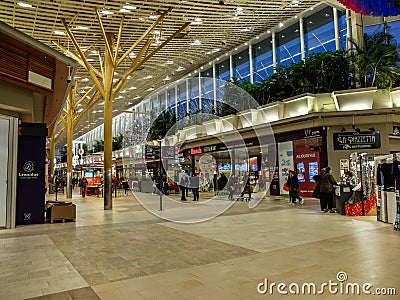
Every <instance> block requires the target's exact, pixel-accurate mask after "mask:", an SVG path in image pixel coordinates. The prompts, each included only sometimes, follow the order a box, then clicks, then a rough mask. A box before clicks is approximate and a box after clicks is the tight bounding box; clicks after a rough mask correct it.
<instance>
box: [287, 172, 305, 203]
mask: <svg viewBox="0 0 400 300" xmlns="http://www.w3.org/2000/svg"><path fill="white" fill-rule="evenodd" d="M286 186H287V187H288V188H289V198H290V205H295V204H296V202H297V200H298V199H299V201H300V204H304V200H303V199H302V198H300V196H299V180H298V178H297V174H296V172H295V171H293V170H290V171H289V177H288V179H287V182H286Z"/></svg>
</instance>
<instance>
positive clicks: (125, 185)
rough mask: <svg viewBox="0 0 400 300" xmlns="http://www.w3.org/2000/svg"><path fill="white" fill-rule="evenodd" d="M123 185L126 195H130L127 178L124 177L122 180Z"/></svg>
mask: <svg viewBox="0 0 400 300" xmlns="http://www.w3.org/2000/svg"><path fill="white" fill-rule="evenodd" d="M121 184H122V187H123V189H124V196H127V195H128V189H129V183H128V180H126V178H125V177H124V179H122V181H121Z"/></svg>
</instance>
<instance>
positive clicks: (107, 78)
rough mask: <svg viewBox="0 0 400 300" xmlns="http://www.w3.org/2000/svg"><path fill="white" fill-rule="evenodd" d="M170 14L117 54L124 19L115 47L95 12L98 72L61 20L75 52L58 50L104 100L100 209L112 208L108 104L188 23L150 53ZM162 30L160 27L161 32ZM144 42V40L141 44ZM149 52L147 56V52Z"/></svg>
mask: <svg viewBox="0 0 400 300" xmlns="http://www.w3.org/2000/svg"><path fill="white" fill-rule="evenodd" d="M170 11H171V8H170V9H168V10H166V11H165V12H163V13H161V15H160V16H159V17H158V19H157V20H156V21H155V22H154V23H153V24H152V25H151V26H150V27H149V28H148V29H147V30H146V31H145V32H144V33H143V34H142V35H141V37H140V38H139V39H138V40H137V41H136V42H134V43H133V45H132V46H131V47H129V49H128V50H127V51H125V52H124V53H123V54H122V55H120V53H119V50H120V49H121V48H122V47H121V37H122V30H123V23H124V17H122V19H121V22H120V27H119V31H118V35H117V39H116V44H115V41H114V33H112V32H109V33H107V32H106V30H105V28H104V27H103V24H102V21H101V16H100V14H99V13H98V11H96V15H97V19H98V22H99V26H100V29H101V34H102V39H103V40H104V44H105V47H104V49H103V55H104V59H103V65H104V66H103V65H102V66H101V67H102V68H101V70H100V71H98V70H96V69H95V67H94V66H93V65H91V64H90V63H89V62H88V60H87V58H86V53H85V52H84V51H83V50H82V48H81V47H80V45H79V44H78V41H77V40H76V38H75V37H74V35H73V33H72V32H71V30H70V27H69V25H68V24H67V23H66V21H65V19H61V22H62V23H63V25H64V27H65V29H66V32H67V34H68V36H69V38H70V39H71V41H72V43H73V44H74V47H75V49H76V51H77V53H72V52H70V51H68V50H67V49H65V47H64V46H63V45H61V44H59V43H55V44H56V45H57V46H58V47H59V48H60V49H61V50H63V51H65V52H67V53H69V54H70V56H71V57H72V58H74V59H76V60H77V61H78V63H79V64H80V65H81V66H83V67H84V68H85V69H86V70H87V72H88V73H89V75H90V77H91V79H92V80H93V82H94V84H95V86H96V88H97V90H98V91H99V93H100V96H101V97H102V98H103V99H104V209H106V210H107V209H112V178H111V175H112V174H111V172H112V102H113V100H114V99H115V97H116V96H117V95H118V93H119V91H120V90H121V88H122V86H123V85H124V84H125V82H126V80H127V79H128V76H130V75H131V74H132V73H133V72H134V71H136V70H137V69H138V68H140V67H141V66H142V65H143V64H144V63H146V62H147V61H148V60H149V59H150V58H151V57H152V56H154V55H155V54H156V53H157V52H158V51H160V50H161V49H162V48H163V47H165V46H166V45H167V44H168V43H169V42H170V41H171V40H172V39H173V38H175V37H176V36H177V35H178V34H179V33H181V32H182V31H183V30H185V29H186V28H187V27H188V26H189V25H190V22H186V23H185V24H184V25H183V26H181V27H180V28H179V29H178V30H176V31H175V32H174V33H173V34H172V35H171V36H169V37H168V38H167V39H166V40H165V41H164V42H163V43H161V44H160V45H159V46H157V47H156V48H155V49H154V50H153V51H149V48H150V45H151V43H152V42H153V30H154V29H155V28H156V27H157V25H159V24H160V23H161V22H162V21H163V20H164V18H165V17H166V15H167V14H168V13H169V12H170ZM161 30H162V28H160V30H159V31H160V32H161ZM146 39H147V40H146ZM145 40H146V41H145ZM143 41H145V42H144V45H142V46H141V47H142V48H141V49H140V51H139V52H138V54H137V56H136V58H135V59H133V60H132V62H131V65H130V67H129V68H128V69H127V70H126V71H125V72H123V76H122V77H121V79H119V80H118V81H117V82H116V83H115V84H113V79H114V72H115V71H116V70H117V68H118V67H119V66H121V63H122V62H124V61H125V60H126V59H130V57H129V54H130V53H131V52H132V51H133V50H134V49H136V48H137V47H139V45H140V44H141V42H143ZM148 52H150V53H148Z"/></svg>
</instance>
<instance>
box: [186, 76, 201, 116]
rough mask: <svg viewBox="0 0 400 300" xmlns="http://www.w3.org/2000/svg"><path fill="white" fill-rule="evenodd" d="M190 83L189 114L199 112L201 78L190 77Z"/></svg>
mask: <svg viewBox="0 0 400 300" xmlns="http://www.w3.org/2000/svg"><path fill="white" fill-rule="evenodd" d="M188 84H189V99H188V101H189V114H193V113H195V112H197V111H198V110H199V109H200V107H199V78H198V77H193V78H189V79H188Z"/></svg>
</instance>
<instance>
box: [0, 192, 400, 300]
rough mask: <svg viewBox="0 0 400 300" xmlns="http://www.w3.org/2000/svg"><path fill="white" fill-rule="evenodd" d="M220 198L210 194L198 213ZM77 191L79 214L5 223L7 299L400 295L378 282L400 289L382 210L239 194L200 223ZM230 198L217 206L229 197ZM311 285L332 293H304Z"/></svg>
mask: <svg viewBox="0 0 400 300" xmlns="http://www.w3.org/2000/svg"><path fill="white" fill-rule="evenodd" d="M145 196H146V197H147V198H146V197H145V201H147V202H148V203H151V201H153V203H152V205H153V206H154V207H156V206H157V205H158V202H157V199H156V200H155V201H156V202H154V200H152V196H151V195H145ZM52 197H54V195H49V196H48V199H51V198H52ZM59 197H60V200H65V196H64V199H63V198H62V197H63V195H59ZM179 197H180V196H179V195H171V197H170V198H171V199H172V200H173V201H176V203H179ZM212 197H213V195H212V194H204V193H203V194H201V196H200V198H201V201H200V203H195V204H194V205H192V206H191V207H190V213H193V214H195V213H196V208H198V207H199V206H198V205H202V203H201V202H205V201H208V200H209V199H211V198H212ZM142 198H143V197H142ZM72 200H73V202H74V203H75V204H76V205H77V219H76V222H65V223H54V224H41V225H31V226H19V227H17V228H15V229H12V230H1V231H0V268H1V272H0V290H1V293H0V299H13V300H14V299H27V298H33V299H147V300H148V299H162V300H164V299H290V298H293V299H344V300H347V299H397V298H396V297H397V296H392V295H377V294H376V291H378V290H377V288H396V291H397V293H399V292H400V284H399V280H398V270H399V267H400V256H399V255H398V249H400V232H395V231H393V229H392V227H391V225H389V224H384V223H381V222H377V221H376V219H375V217H346V216H341V215H338V214H323V213H321V212H319V207H318V203H317V201H315V200H312V199H307V200H306V204H305V205H303V206H298V207H290V206H289V205H288V203H287V201H286V199H285V198H280V197H270V198H267V199H264V200H263V201H262V202H261V203H260V204H259V205H258V206H257V207H255V208H250V207H249V205H248V203H245V202H236V203H232V204H233V205H232V206H231V207H230V208H229V209H228V210H227V211H225V212H224V213H223V214H222V215H220V216H219V217H216V218H213V219H211V220H209V221H206V222H200V223H196V224H181V223H173V222H167V221H165V220H163V219H161V218H158V217H156V216H155V215H154V214H152V213H150V212H148V211H147V210H145V209H144V208H143V207H142V205H141V204H140V203H139V202H138V201H137V200H136V199H135V198H134V197H133V195H129V196H128V197H117V198H116V199H113V210H112V211H105V210H104V209H103V199H102V198H97V197H86V198H85V199H82V198H81V197H80V196H79V195H77V194H76V193H74V195H73V199H72ZM219 201H220V202H215V203H213V206H214V208H215V207H218V206H219V205H224V203H223V201H226V199H220V200H219ZM185 209H186V208H185ZM165 210H168V211H169V213H171V212H172V211H173V210H174V211H175V212H176V211H179V210H180V206H179V205H178V204H176V205H175V204H174V202H171V204H170V206H166V207H165ZM199 211H200V210H199ZM199 213H200V212H199ZM340 280H342V281H340ZM329 281H331V282H332V283H333V284H338V287H340V284H342V288H344V289H345V288H346V284H348V285H349V286H352V285H357V286H362V285H363V284H370V285H371V288H370V291H372V292H373V293H375V294H370V295H368V294H366V293H364V294H362V293H361V294H360V295H354V294H352V293H349V292H348V293H345V292H340V291H339V292H336V293H335V294H334V293H332V292H330V291H329V290H328V289H327V288H326V287H325V284H327V283H329ZM266 283H267V285H266ZM278 284H281V285H282V284H286V287H285V289H284V290H283V291H278V290H277V285H278ZM289 285H290V286H291V290H289ZM266 286H267V287H268V289H265V287H266ZM303 286H304V288H310V287H309V286H312V287H313V286H315V292H316V293H318V292H320V294H316V295H314V294H313V293H311V294H310V293H301V289H302V287H303ZM296 287H298V288H299V292H298V295H297V294H296V295H295V294H294V293H295V292H296ZM312 287H311V288H312ZM333 288H334V287H333ZM305 291H307V290H305ZM263 292H265V294H263ZM311 292H312V290H311ZM333 292H334V291H333ZM285 293H286V294H285Z"/></svg>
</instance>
